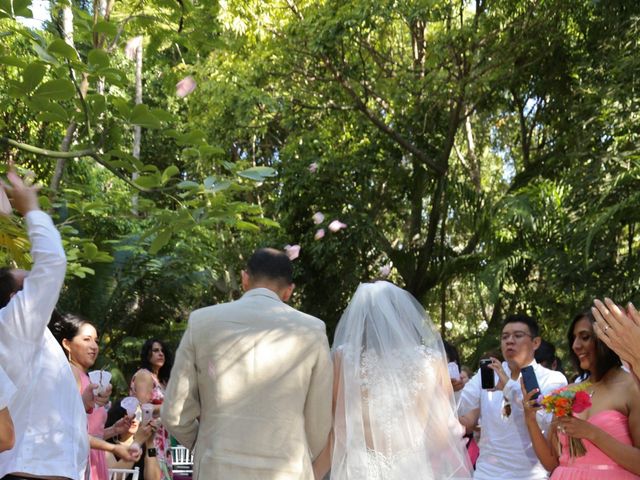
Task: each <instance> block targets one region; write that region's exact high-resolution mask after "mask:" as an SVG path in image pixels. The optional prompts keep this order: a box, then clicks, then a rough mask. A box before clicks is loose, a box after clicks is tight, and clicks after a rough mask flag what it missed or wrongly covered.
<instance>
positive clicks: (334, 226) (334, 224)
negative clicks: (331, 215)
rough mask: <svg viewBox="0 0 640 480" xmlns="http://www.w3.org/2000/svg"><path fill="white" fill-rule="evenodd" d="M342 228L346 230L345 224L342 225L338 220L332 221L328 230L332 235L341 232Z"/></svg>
mask: <svg viewBox="0 0 640 480" xmlns="http://www.w3.org/2000/svg"><path fill="white" fill-rule="evenodd" d="M343 228H347V224H346V223H342V222H341V221H340V220H334V221H333V222H331V223H330V224H329V230H331V231H332V232H334V233H335V232H337V231H339V230H342V229H343Z"/></svg>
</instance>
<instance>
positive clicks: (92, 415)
mask: <svg viewBox="0 0 640 480" xmlns="http://www.w3.org/2000/svg"><path fill="white" fill-rule="evenodd" d="M49 329H50V330H51V332H52V333H53V335H54V336H55V337H56V339H57V340H58V342H59V343H60V345H61V346H62V348H63V349H64V351H65V353H66V354H67V358H68V359H69V363H70V364H71V370H72V372H73V375H74V376H75V378H76V381H77V382H78V389H79V390H80V392H81V393H82V392H84V391H85V390H86V389H87V387H88V386H89V385H90V384H91V381H90V380H89V375H88V373H87V372H88V370H89V369H90V368H91V367H93V365H94V363H95V361H96V359H97V358H98V352H99V351H100V349H99V347H98V333H97V331H96V329H95V327H94V326H93V325H91V323H89V322H88V321H87V320H85V319H84V318H82V317H80V316H78V315H72V314H66V315H60V314H58V313H57V312H54V315H53V316H52V320H51V322H50V323H49ZM106 420H107V411H106V409H105V408H104V407H94V408H92V409H91V411H87V423H88V427H89V436H90V437H89V443H90V445H91V451H90V454H89V468H90V479H91V480H108V478H109V472H108V469H107V462H106V459H105V451H110V452H113V453H115V454H116V455H118V456H120V457H123V458H130V457H131V455H130V453H129V452H128V451H127V448H126V447H124V446H122V445H114V444H111V443H108V442H105V441H104V439H108V438H111V437H115V436H116V435H119V434H121V433H125V432H127V431H128V429H129V425H130V423H131V422H130V420H129V419H128V418H126V416H125V417H123V418H121V419H120V420H118V421H117V422H116V423H115V424H114V425H113V426H112V427H109V428H106V429H105V427H104V424H105V421H106Z"/></svg>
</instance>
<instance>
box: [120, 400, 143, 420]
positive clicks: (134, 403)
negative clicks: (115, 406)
mask: <svg viewBox="0 0 640 480" xmlns="http://www.w3.org/2000/svg"><path fill="white" fill-rule="evenodd" d="M138 405H140V402H139V401H138V399H137V398H136V397H125V398H123V399H122V401H121V402H120V406H121V407H122V408H124V409H125V410H126V411H127V415H129V416H130V417H131V418H133V417H135V416H136V410H137V409H138Z"/></svg>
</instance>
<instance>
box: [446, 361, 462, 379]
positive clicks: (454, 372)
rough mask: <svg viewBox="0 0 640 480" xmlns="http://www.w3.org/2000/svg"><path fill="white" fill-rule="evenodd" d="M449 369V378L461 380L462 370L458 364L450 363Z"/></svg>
mask: <svg viewBox="0 0 640 480" xmlns="http://www.w3.org/2000/svg"><path fill="white" fill-rule="evenodd" d="M447 368H448V369H449V378H451V379H452V380H458V379H459V378H460V369H459V368H458V364H457V363H456V362H449V364H448V365H447Z"/></svg>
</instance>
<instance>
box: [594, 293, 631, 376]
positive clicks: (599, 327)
mask: <svg viewBox="0 0 640 480" xmlns="http://www.w3.org/2000/svg"><path fill="white" fill-rule="evenodd" d="M593 303H594V305H595V306H594V307H593V308H592V309H591V311H592V313H593V316H594V318H595V320H596V325H595V327H594V329H595V332H596V335H598V337H599V338H600V339H601V340H602V341H603V342H604V343H606V344H607V346H608V347H609V348H611V349H612V350H613V351H615V352H616V353H617V354H618V355H620V358H621V359H623V360H625V361H626V362H628V363H630V364H632V365H637V363H638V360H639V359H638V356H639V353H638V351H639V350H640V315H639V314H638V311H637V310H636V308H635V307H634V306H633V304H631V303H630V304H629V308H628V310H627V311H625V310H624V309H623V308H620V307H619V306H618V305H616V304H615V303H614V302H613V301H612V300H611V299H609V298H605V299H604V303H603V302H601V301H600V300H598V299H595V300H594V301H593ZM638 373H640V372H638Z"/></svg>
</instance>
